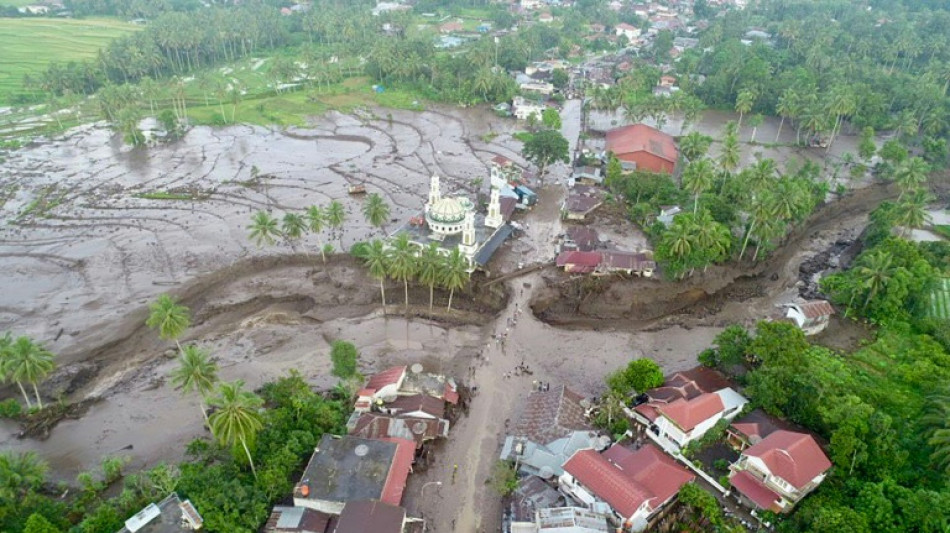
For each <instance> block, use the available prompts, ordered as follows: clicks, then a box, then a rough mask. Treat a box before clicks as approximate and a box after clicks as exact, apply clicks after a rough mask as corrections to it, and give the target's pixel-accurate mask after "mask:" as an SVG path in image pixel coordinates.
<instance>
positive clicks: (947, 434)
mask: <svg viewBox="0 0 950 533" xmlns="http://www.w3.org/2000/svg"><path fill="white" fill-rule="evenodd" d="M928 404H929V405H928V406H927V409H926V411H925V412H924V416H923V417H922V418H921V422H923V423H924V425H925V427H926V428H927V429H926V430H925V435H926V436H927V444H929V445H930V446H932V447H933V449H934V451H933V453H931V454H930V459H931V460H932V461H933V462H934V464H935V465H936V466H937V467H938V468H940V469H942V470H943V471H944V472H945V473H946V474H948V475H950V394H947V393H946V392H944V393H943V394H937V395H934V396H932V397H930V398H928Z"/></svg>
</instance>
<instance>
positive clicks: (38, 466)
mask: <svg viewBox="0 0 950 533" xmlns="http://www.w3.org/2000/svg"><path fill="white" fill-rule="evenodd" d="M48 470H49V465H47V464H46V463H45V462H43V460H42V459H40V456H39V455H37V454H36V452H32V451H30V452H14V451H13V450H4V451H3V452H0V498H2V499H4V500H6V501H12V502H15V501H23V498H24V497H25V496H26V495H27V494H29V493H30V491H32V490H34V489H36V488H37V487H39V486H41V485H42V484H43V481H44V479H45V477H46V472H47V471H48Z"/></svg>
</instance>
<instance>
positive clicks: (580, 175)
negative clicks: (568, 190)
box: [570, 166, 604, 187]
mask: <svg viewBox="0 0 950 533" xmlns="http://www.w3.org/2000/svg"><path fill="white" fill-rule="evenodd" d="M576 183H580V184H582V185H601V184H603V183H604V177H603V176H602V175H601V173H600V167H592V166H584V167H577V168H575V169H574V172H573V174H571V183H570V186H571V187H573V186H574V184H576Z"/></svg>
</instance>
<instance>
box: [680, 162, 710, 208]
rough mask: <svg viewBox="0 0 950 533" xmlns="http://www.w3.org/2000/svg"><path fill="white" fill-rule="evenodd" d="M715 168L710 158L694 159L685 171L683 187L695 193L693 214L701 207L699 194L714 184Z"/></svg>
mask: <svg viewBox="0 0 950 533" xmlns="http://www.w3.org/2000/svg"><path fill="white" fill-rule="evenodd" d="M714 177H715V169H713V166H712V163H711V162H710V161H709V160H708V159H700V160H699V161H693V162H692V163H690V164H689V166H687V167H686V170H685V171H684V172H683V187H684V188H685V189H686V190H688V191H689V192H691V193H693V214H694V215H695V214H696V211H697V210H698V209H699V195H700V194H702V193H703V192H705V191H708V190H709V188H710V187H712V184H713V178H714Z"/></svg>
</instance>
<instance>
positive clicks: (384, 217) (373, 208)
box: [363, 193, 389, 228]
mask: <svg viewBox="0 0 950 533" xmlns="http://www.w3.org/2000/svg"><path fill="white" fill-rule="evenodd" d="M363 216H364V217H366V221H367V222H369V224H370V226H373V227H374V228H383V227H384V226H385V225H386V222H387V221H389V204H387V203H386V201H385V200H383V197H382V196H380V195H378V194H376V193H373V194H370V195H369V197H368V198H367V199H366V203H364V204H363Z"/></svg>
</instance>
